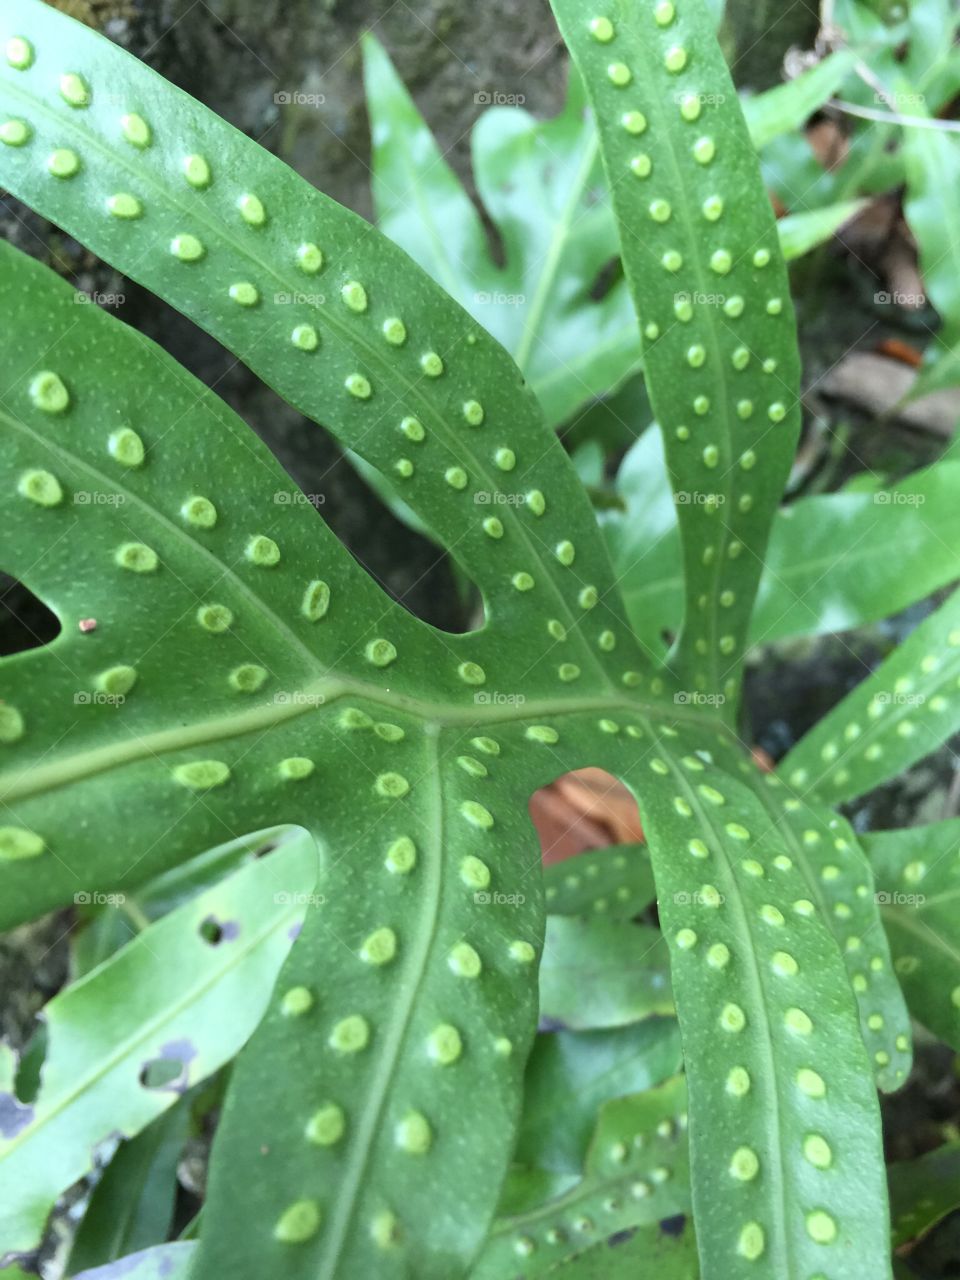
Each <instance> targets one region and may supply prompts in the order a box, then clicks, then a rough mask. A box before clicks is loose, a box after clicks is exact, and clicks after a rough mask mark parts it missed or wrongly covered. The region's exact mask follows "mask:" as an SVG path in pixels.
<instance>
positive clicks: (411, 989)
mask: <svg viewBox="0 0 960 1280" xmlns="http://www.w3.org/2000/svg"><path fill="white" fill-rule="evenodd" d="M439 737H440V734H439V730H434V732H432V733H428V734H427V735H426V742H427V756H428V759H427V761H426V766H425V768H424V777H425V778H427V779H429V783H430V790H429V797H430V799H429V804H430V814H429V818H428V823H427V825H428V826H429V828H430V834H429V837H428V838H427V839H424V841H423V849H424V855H425V856H424V859H423V864H424V877H423V883H422V884H421V887H420V892H419V895H418V899H419V902H420V922H419V925H418V927H417V928H415V929H414V930H413V931H412V937H413V939H414V942H413V945H412V946H411V947H410V949H409V958H408V959H407V962H406V963H405V965H404V967H403V975H402V980H401V981H400V982H398V990H400V991H402V992H403V996H402V998H401V999H398V1000H397V1001H396V1003H395V1004H394V1006H393V1008H392V1011H391V1015H390V1017H389V1019H388V1021H387V1024H386V1030H385V1032H384V1036H383V1049H382V1052H381V1054H380V1057H379V1060H378V1062H377V1067H376V1070H375V1071H374V1073H373V1077H372V1079H371V1081H370V1087H369V1088H368V1089H367V1090H365V1093H364V1103H363V1108H362V1110H361V1111H360V1113H359V1118H358V1120H357V1123H356V1127H355V1135H356V1136H355V1137H354V1138H353V1140H352V1141H351V1143H350V1147H349V1150H348V1153H347V1158H346V1161H345V1164H344V1168H343V1170H342V1172H341V1173H340V1174H339V1175H338V1178H337V1199H336V1202H335V1207H334V1208H333V1210H332V1212H331V1214H330V1225H329V1229H328V1231H327V1232H326V1233H325V1235H326V1243H325V1245H324V1250H323V1256H322V1258H321V1261H320V1264H319V1267H318V1270H317V1280H325V1278H326V1277H330V1278H331V1280H332V1278H333V1277H335V1276H336V1275H337V1274H339V1270H340V1259H341V1255H342V1252H343V1247H344V1243H345V1240H346V1237H347V1233H348V1231H349V1229H350V1225H351V1222H352V1221H353V1219H354V1217H355V1216H356V1214H357V1212H358V1210H359V1204H358V1200H359V1195H360V1190H359V1189H360V1185H361V1183H362V1181H363V1179H364V1176H365V1174H366V1173H367V1170H368V1169H369V1167H370V1163H371V1160H372V1158H373V1148H374V1145H375V1143H376V1140H377V1138H378V1136H379V1135H380V1134H381V1133H382V1132H383V1128H384V1126H383V1113H384V1110H385V1108H386V1106H387V1104H388V1101H389V1098H390V1094H391V1085H392V1083H393V1077H394V1073H395V1071H396V1068H397V1063H398V1062H399V1061H400V1059H401V1056H402V1051H403V1045H404V1041H405V1039H406V1036H407V1033H408V1031H409V1028H410V1022H411V1020H412V1018H413V1015H414V1011H415V1006H416V1002H417V999H418V997H419V995H420V990H421V987H422V985H423V982H424V977H425V975H426V971H427V966H428V962H429V958H430V953H431V951H432V949H433V944H434V940H435V937H436V933H437V927H438V922H439V918H440V898H441V893H442V889H443V865H444V857H443V853H444V841H443V833H444V823H443V789H442V784H441V775H440V751H439ZM428 855H429V856H428Z"/></svg>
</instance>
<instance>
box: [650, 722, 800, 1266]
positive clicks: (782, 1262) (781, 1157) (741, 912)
mask: <svg viewBox="0 0 960 1280" xmlns="http://www.w3.org/2000/svg"><path fill="white" fill-rule="evenodd" d="M645 727H646V730H647V732H648V734H649V735H650V738H651V740H652V741H656V735H655V734H654V732H653V726H652V725H650V724H649V723H648V724H647V725H646V726H645ZM664 755H665V756H666V758H667V760H668V761H669V764H670V771H671V773H672V775H673V780H674V782H675V783H676V784H677V786H678V787H679V788H680V790H681V791H682V792H685V793H686V799H687V802H688V804H689V805H690V806H691V808H692V809H693V812H694V814H695V815H696V818H697V821H698V822H699V824H700V827H701V829H702V830H703V831H705V832H708V833H709V835H710V838H711V840H712V842H713V846H714V848H715V850H716V851H717V854H718V862H722V867H723V871H724V875H725V878H726V880H727V882H728V886H729V885H732V886H733V889H734V892H733V893H729V894H728V895H727V904H728V905H730V906H732V907H733V910H734V912H735V914H736V915H737V916H738V917H739V933H740V935H741V937H744V938H746V940H747V948H746V955H747V957H748V964H747V967H748V969H749V972H748V973H747V974H746V975H745V976H746V978H747V980H748V981H749V983H750V986H751V988H752V992H753V998H754V1001H755V1002H756V1005H757V1006H758V1007H759V1009H760V1013H761V1017H762V1019H763V1025H762V1046H763V1051H764V1055H765V1057H766V1067H767V1079H768V1082H769V1096H770V1107H769V1110H768V1111H767V1112H766V1113H765V1115H764V1121H765V1123H766V1129H767V1132H768V1134H769V1135H770V1137H769V1139H768V1144H769V1150H771V1151H776V1153H777V1155H776V1160H775V1161H774V1162H773V1167H772V1169H771V1178H772V1181H773V1183H774V1187H773V1195H772V1197H771V1198H772V1201H773V1212H774V1215H775V1217H776V1222H777V1230H776V1232H775V1233H773V1234H774V1241H775V1244H776V1251H777V1253H778V1255H779V1257H778V1262H777V1266H778V1267H780V1266H783V1268H784V1269H783V1270H779V1271H778V1272H777V1274H778V1275H780V1276H783V1277H786V1276H789V1275H792V1274H794V1271H793V1269H792V1268H791V1266H790V1265H789V1263H790V1259H789V1257H788V1255H787V1247H788V1241H789V1240H790V1232H789V1230H788V1228H787V1205H786V1185H787V1179H786V1173H785V1171H786V1169H787V1168H788V1165H789V1162H788V1160H787V1159H786V1156H785V1150H786V1142H785V1139H784V1124H783V1120H782V1117H781V1110H782V1108H781V1100H780V1082H779V1077H778V1073H777V1057H776V1052H775V1050H774V1047H773V1033H772V1028H771V1024H770V1015H769V1010H768V1007H767V999H766V992H765V989H764V985H763V981H762V979H761V977H760V963H759V960H758V957H757V946H756V942H755V941H754V935H753V930H752V928H751V927H750V922H749V920H748V919H747V912H746V908H745V907H744V904H743V898H742V896H741V892H740V884H739V882H738V880H737V877H736V875H735V874H734V871H733V867H732V865H731V859H730V855H729V853H728V850H727V846H726V845H725V844H724V842H723V839H722V837H721V835H720V832H719V827H718V824H717V823H716V822H715V821H714V820H713V816H712V815H711V814H710V813H708V811H707V809H706V806H705V805H704V803H703V801H701V799H700V797H699V795H698V794H697V792H696V790H695V789H694V787H693V785H692V783H691V782H690V780H689V778H688V777H687V776H686V775H685V774H684V772H683V771H682V770H681V769H679V768H678V767H677V765H676V764H675V762H674V760H673V757H672V754H671V753H670V752H668V751H664ZM692 1155H693V1149H692V1146H691V1158H692Z"/></svg>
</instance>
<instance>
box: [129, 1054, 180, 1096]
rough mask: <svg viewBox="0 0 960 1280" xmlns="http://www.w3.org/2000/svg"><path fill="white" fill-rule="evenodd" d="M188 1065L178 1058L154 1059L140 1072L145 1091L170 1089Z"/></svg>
mask: <svg viewBox="0 0 960 1280" xmlns="http://www.w3.org/2000/svg"><path fill="white" fill-rule="evenodd" d="M186 1065H187V1064H186V1063H185V1062H179V1061H178V1060H177V1059H176V1058H154V1059H153V1060H152V1061H151V1062H148V1063H146V1064H145V1065H144V1066H143V1068H142V1070H141V1072H140V1083H141V1084H142V1085H143V1087H144V1089H168V1088H169V1087H170V1086H171V1085H172V1084H174V1082H175V1081H177V1080H179V1079H180V1077H181V1076H182V1075H183V1074H184V1072H185V1070H186Z"/></svg>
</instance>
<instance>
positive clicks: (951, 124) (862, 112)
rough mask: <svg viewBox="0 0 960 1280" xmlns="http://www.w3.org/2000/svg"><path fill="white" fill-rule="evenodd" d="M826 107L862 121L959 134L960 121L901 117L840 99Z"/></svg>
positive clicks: (891, 112)
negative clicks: (857, 117)
mask: <svg viewBox="0 0 960 1280" xmlns="http://www.w3.org/2000/svg"><path fill="white" fill-rule="evenodd" d="M827 106H829V107H834V108H835V109H836V110H837V111H843V112H844V113H845V114H846V115H848V116H859V117H860V118H861V119H862V120H877V121H879V122H880V124H899V125H903V126H904V127H905V128H910V127H912V128H915V129H934V130H936V131H937V132H938V133H960V120H931V119H930V117H929V116H903V115H900V113H899V112H896V111H880V110H877V109H874V108H873V107H858V106H857V105H856V103H853V102H844V100H843V99H842V98H830V99H829V100H828V102H827Z"/></svg>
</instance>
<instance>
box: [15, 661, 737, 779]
mask: <svg viewBox="0 0 960 1280" xmlns="http://www.w3.org/2000/svg"><path fill="white" fill-rule="evenodd" d="M342 698H362V699H365V700H367V701H369V702H372V703H374V704H375V705H378V706H382V707H384V708H386V709H388V710H390V711H395V712H396V711H399V712H406V713H407V714H409V715H412V716H414V717H415V718H417V719H418V720H420V721H421V722H422V723H423V724H424V725H425V726H430V725H436V726H440V727H443V726H448V727H461V728H463V727H470V726H473V725H476V726H478V727H479V726H481V725H484V724H508V723H511V722H512V723H516V724H522V723H524V722H528V721H530V722H537V721H540V720H543V719H550V718H553V719H556V718H559V717H563V716H568V715H573V716H575V715H580V714H584V713H604V712H606V713H609V714H616V713H617V712H619V713H620V714H621V715H622V714H624V713H626V714H633V715H639V716H644V715H646V716H652V717H655V718H656V719H657V720H658V721H659V720H661V719H663V720H666V721H669V722H670V723H675V722H678V721H685V722H687V723H691V724H697V725H700V726H702V727H703V728H704V729H708V730H709V731H710V732H713V733H717V732H725V733H729V730H727V729H726V728H725V727H724V726H723V725H722V724H721V723H720V722H718V721H717V720H714V719H709V718H707V717H705V716H700V715H697V713H696V712H686V714H682V713H681V711H680V709H676V710H674V709H673V708H672V707H669V708H668V707H667V706H666V705H665V706H664V708H663V710H662V711H661V709H660V708H658V707H656V706H653V705H651V704H644V703H640V702H637V701H635V700H633V699H628V698H623V697H621V698H581V699H570V700H567V701H560V700H558V701H551V700H548V699H544V700H543V701H539V702H538V701H533V700H528V701H527V702H525V703H524V704H523V714H522V715H518V714H517V713H516V711H512V710H510V709H508V708H506V707H504V706H502V705H500V704H491V705H490V706H477V705H475V704H473V703H471V704H470V705H469V706H462V707H458V706H456V705H455V704H453V703H431V702H426V701H422V700H420V699H418V698H413V697H411V696H409V695H407V694H401V693H395V692H392V691H390V690H387V689H382V688H380V687H378V686H376V685H369V684H365V683H363V682H362V681H360V680H346V679H342V678H339V677H336V676H328V677H324V678H323V679H320V680H315V681H313V682H312V683H310V684H306V685H304V686H302V688H300V689H297V690H293V691H291V698H290V701H289V702H287V703H274V702H269V703H261V704H260V705H258V706H254V707H250V708H248V709H246V710H244V711H241V712H236V713H233V714H231V715H227V716H220V717H217V718H215V719H212V720H204V721H200V722H197V723H195V724H193V725H185V726H184V725H181V726H178V727H176V728H173V729H158V730H156V731H154V732H153V733H147V734H141V735H140V736H131V737H130V738H128V739H126V740H125V741H124V742H122V743H120V742H111V743H109V744H108V745H107V746H105V747H99V748H95V749H94V750H89V749H84V750H82V751H78V752H76V754H74V755H71V756H68V757H66V758H63V759H61V760H57V761H52V762H50V763H47V764H45V765H42V766H39V767H37V768H31V767H29V766H27V767H25V768H22V769H20V770H18V771H14V770H10V771H8V772H7V773H0V803H5V804H9V803H12V802H13V801H14V800H22V799H26V798H28V797H29V796H33V795H37V794H40V793H43V792H45V791H48V790H52V789H54V788H55V787H58V786H65V785H66V784H67V783H70V782H76V781H78V780H79V779H81V778H87V777H91V776H94V775H96V774H99V773H105V772H107V771H108V770H109V769H111V768H119V767H121V766H123V765H126V764H132V763H134V762H136V761H138V760H143V759H146V758H150V757H157V756H161V755H163V754H165V753H168V752H173V751H182V750H185V749H187V748H188V747H195V746H202V745H205V744H207V743H212V742H221V741H227V740H229V739H231V738H235V737H240V736H242V735H243V734H247V733H254V732H257V731H262V730H267V729H270V728H272V727H273V726H275V725H279V724H282V723H284V722H285V721H287V720H291V719H294V718H296V717H297V716H302V715H308V714H311V713H312V714H314V715H315V714H317V713H318V710H321V711H322V709H323V708H325V707H327V706H328V705H330V704H331V703H333V702H336V701H337V700H339V699H342ZM731 741H733V738H732V735H731ZM5 779H10V781H9V782H7V783H6V785H4V783H5Z"/></svg>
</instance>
